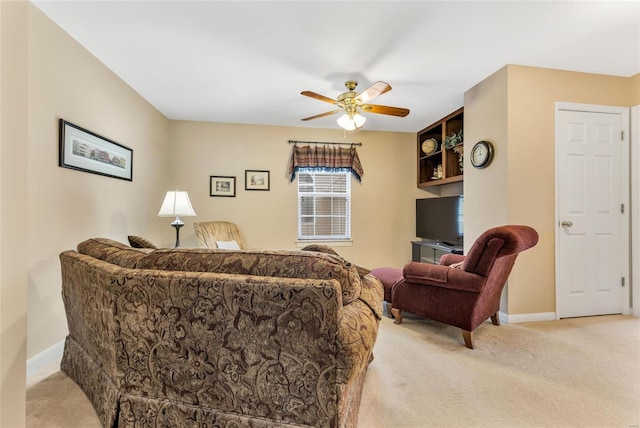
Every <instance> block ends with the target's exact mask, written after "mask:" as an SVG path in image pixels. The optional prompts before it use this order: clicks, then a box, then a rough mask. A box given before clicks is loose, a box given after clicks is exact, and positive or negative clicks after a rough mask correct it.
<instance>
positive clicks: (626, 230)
mask: <svg viewBox="0 0 640 428" xmlns="http://www.w3.org/2000/svg"><path fill="white" fill-rule="evenodd" d="M629 110H630V109H629V108H628V107H614V106H604V105H596V104H579V103H568V102H556V103H555V110H554V118H557V117H558V112H560V111H578V112H591V113H611V114H619V115H620V116H621V124H622V130H623V132H624V138H623V139H622V142H621V144H622V153H625V154H626V155H627V156H629V157H631V147H630V143H629V140H630V135H629V134H630V132H629V119H630V117H629V116H630V114H629ZM557 126H558V125H557V123H556V125H555V127H556V131H555V134H556V135H557ZM556 139H557V138H556ZM554 157H555V180H554V181H555V197H554V202H555V206H554V211H555V213H554V230H555V231H556V233H554V236H555V266H556V269H555V272H556V273H555V282H556V287H555V288H556V295H557V290H558V283H559V281H560V279H559V269H558V266H559V254H558V247H559V234H558V233H557V230H558V228H557V225H558V222H559V221H560V214H559V203H558V197H559V196H558V195H559V180H558V175H559V162H558V147H557V143H556V142H554ZM636 161H637V163H638V164H640V160H636ZM631 163H632V162H629V166H630V164H631ZM629 166H628V167H627V171H626V174H627V176H626V178H627V179H626V180H625V179H623V180H622V183H623V184H622V186H623V188H622V189H621V190H622V195H623V201H622V202H623V203H624V205H625V207H626V209H627V210H630V209H633V207H631V205H630V203H629V202H630V182H631V172H632V171H636V169H637V168H633V169H632V170H631V171H630V170H629ZM636 173H637V171H636ZM635 187H637V186H634V188H635ZM627 212H628V213H629V212H630V211H627ZM627 218H628V219H629V221H627V222H623V225H622V235H623V236H624V237H626V244H625V247H626V248H628V250H627V257H626V258H625V260H624V263H623V269H622V270H623V272H624V276H625V278H626V283H627V284H628V285H627V286H626V288H625V289H624V290H623V292H622V300H623V301H622V313H623V314H625V315H628V314H630V313H631V300H630V293H629V290H630V289H632V287H633V281H632V278H631V276H630V266H629V264H630V260H631V245H632V242H631V240H630V239H629V236H630V230H631V229H630V226H631V224H630V222H631V221H633V219H634V214H633V213H631V214H630V215H628V217H627ZM636 224H638V223H636ZM636 240H637V239H636ZM636 255H637V254H636ZM636 289H637V288H636ZM636 297H637V296H636ZM634 300H635V299H634ZM637 309H638V308H637V307H635V305H634V311H635V310H637ZM558 313H559V312H558V308H557V298H556V318H557V314H558Z"/></svg>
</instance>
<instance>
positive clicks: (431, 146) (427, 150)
mask: <svg viewBox="0 0 640 428" xmlns="http://www.w3.org/2000/svg"><path fill="white" fill-rule="evenodd" d="M436 150H438V142H437V141H436V140H435V139H433V138H429V139H428V140H425V141H424V142H423V143H422V151H423V152H424V154H425V155H430V154H431V153H435V152H436Z"/></svg>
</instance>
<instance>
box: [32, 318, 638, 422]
mask: <svg viewBox="0 0 640 428" xmlns="http://www.w3.org/2000/svg"><path fill="white" fill-rule="evenodd" d="M474 335H475V345H476V349H473V350H470V349H467V348H465V347H464V345H463V341H462V335H461V333H460V330H459V329H457V328H453V327H450V326H446V325H443V324H440V323H437V322H434V321H429V320H425V319H421V318H418V317H413V316H411V315H409V314H406V316H405V318H404V321H403V323H402V324H401V325H394V324H393V322H392V320H390V319H388V318H385V319H383V320H382V322H381V325H380V332H379V336H378V340H377V342H376V346H375V349H374V356H375V359H374V361H373V362H372V363H371V366H370V367H369V372H368V374H367V378H366V382H365V385H364V391H363V396H362V404H361V408H360V416H359V424H358V426H359V427H363V428H378V427H379V428H387V427H389V428H391V427H394V428H401V427H407V428H418V427H509V428H519V427H523V428H524V427H553V428H555V427H594V428H608V427H612V428H614V427H621V428H638V427H640V319H638V318H634V317H630V316H622V315H612V316H603V317H591V318H574V319H566V320H560V321H545V322H534V323H522V324H508V325H502V326H500V327H496V326H493V325H491V323H489V322H487V323H485V324H484V325H482V326H480V327H479V328H478V329H477V330H476V331H475V333H474ZM99 426H100V423H99V422H98V419H97V416H96V414H95V412H94V411H93V408H92V407H91V404H90V403H89V401H88V399H87V398H86V397H85V396H84V394H83V393H82V391H81V390H80V388H79V387H78V386H76V385H75V383H73V381H71V380H70V379H69V378H68V377H66V376H65V375H64V374H63V373H60V372H58V373H56V374H54V375H52V376H50V377H48V378H46V379H44V380H42V381H41V382H39V383H37V384H36V385H34V386H33V387H31V388H29V389H28V391H27V427H32V428H36V427H47V428H55V427H86V428H91V427H99Z"/></svg>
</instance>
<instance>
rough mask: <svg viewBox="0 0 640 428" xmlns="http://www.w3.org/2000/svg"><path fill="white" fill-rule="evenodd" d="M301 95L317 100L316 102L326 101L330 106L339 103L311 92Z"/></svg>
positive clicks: (303, 92) (304, 92)
mask: <svg viewBox="0 0 640 428" xmlns="http://www.w3.org/2000/svg"><path fill="white" fill-rule="evenodd" d="M300 94H301V95H304V96H307V97H311V98H315V99H316V100H320V101H324V102H325V103H329V104H335V103H336V102H337V101H336V100H334V99H331V98H329V97H325V96H324V95H320V94H316V93H315V92H311V91H302V92H300Z"/></svg>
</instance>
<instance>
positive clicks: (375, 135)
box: [165, 121, 421, 267]
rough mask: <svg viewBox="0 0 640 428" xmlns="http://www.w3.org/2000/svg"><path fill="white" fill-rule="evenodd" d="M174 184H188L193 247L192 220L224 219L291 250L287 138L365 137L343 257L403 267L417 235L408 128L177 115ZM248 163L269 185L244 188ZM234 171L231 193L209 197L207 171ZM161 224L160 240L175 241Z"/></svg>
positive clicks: (293, 187) (260, 243) (292, 202)
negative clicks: (353, 129) (351, 128)
mask: <svg viewBox="0 0 640 428" xmlns="http://www.w3.org/2000/svg"><path fill="white" fill-rule="evenodd" d="M170 134H171V137H170V139H171V143H172V147H173V153H172V158H173V164H172V176H173V177H174V181H173V182H172V183H171V185H172V187H175V188H179V189H180V190H187V191H188V192H189V197H190V199H191V202H192V204H193V206H194V209H195V211H196V213H197V214H198V216H197V217H187V218H184V219H183V220H184V221H185V223H186V226H185V227H184V228H183V232H181V242H182V244H183V245H184V246H196V241H195V236H194V231H193V222H196V221H212V220H228V221H233V222H235V223H236V224H238V226H239V228H240V230H241V234H242V237H243V240H244V241H245V243H246V244H247V245H248V246H249V247H253V248H264V247H268V248H296V239H297V223H296V215H297V180H296V181H294V182H293V183H289V181H288V179H287V177H286V170H287V165H288V161H289V156H290V151H291V145H290V144H288V143H287V142H288V141H289V140H300V141H332V142H344V141H348V142H362V143H363V146H362V147H358V154H359V156H360V160H361V162H362V165H363V167H364V171H365V172H364V176H363V179H362V183H358V182H357V181H355V180H353V179H352V181H351V190H352V198H353V199H352V200H353V203H352V208H351V210H352V211H351V215H352V226H351V229H352V238H353V246H350V247H336V250H337V251H338V252H339V253H340V254H341V255H342V256H344V257H345V258H347V259H349V260H351V261H353V262H356V263H359V264H362V265H365V266H369V267H375V266H380V265H392V266H402V265H403V264H404V263H406V262H407V261H408V260H410V259H411V245H410V241H411V240H413V239H415V235H414V232H415V224H414V222H415V220H414V219H415V208H414V204H415V202H414V199H415V198H417V197H420V195H421V192H419V191H418V190H417V188H416V185H415V180H416V178H415V162H416V161H415V141H416V136H415V134H413V133H386V132H367V131H359V132H357V133H354V134H347V136H346V137H345V135H344V133H343V132H342V131H339V130H333V129H308V128H291V127H276V126H258V125H234V124H219V123H204V122H184V121H174V122H172V123H171V132H170ZM246 169H254V170H268V171H270V177H271V184H270V187H271V190H270V191H268V192H264V191H246V190H244V187H245V184H244V171H245V170H246ZM211 175H222V176H235V177H236V197H235V198H229V197H210V196H209V176H211ZM168 223H169V221H167V226H166V229H167V230H166V235H167V236H166V239H165V243H169V242H171V239H173V235H172V230H171V231H170V230H169V226H168Z"/></svg>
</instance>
